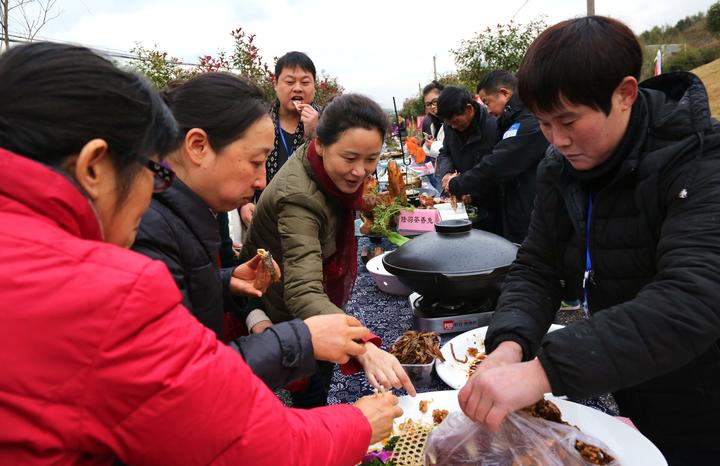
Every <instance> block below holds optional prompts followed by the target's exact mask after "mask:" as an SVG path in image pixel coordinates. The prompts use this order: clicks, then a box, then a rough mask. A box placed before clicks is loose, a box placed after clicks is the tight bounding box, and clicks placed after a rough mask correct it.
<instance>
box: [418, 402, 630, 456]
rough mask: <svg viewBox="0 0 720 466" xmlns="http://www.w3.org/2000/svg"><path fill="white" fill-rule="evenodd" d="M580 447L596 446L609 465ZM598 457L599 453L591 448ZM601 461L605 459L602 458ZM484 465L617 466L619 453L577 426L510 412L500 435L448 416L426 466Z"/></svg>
mask: <svg viewBox="0 0 720 466" xmlns="http://www.w3.org/2000/svg"><path fill="white" fill-rule="evenodd" d="M576 442H581V443H578V445H579V446H582V445H583V444H584V445H588V446H591V447H597V448H600V449H602V451H603V452H604V453H605V454H606V455H607V456H606V457H605V458H604V460H605V462H602V461H598V462H595V463H593V462H590V461H588V460H585V459H583V457H582V456H581V454H580V452H579V451H578V449H576ZM590 451H591V452H594V453H596V454H597V451H596V450H590ZM599 456H600V457H602V455H599ZM471 464H472V465H481V466H592V465H593V464H601V465H607V466H619V465H620V463H619V462H618V461H617V460H616V459H615V454H614V453H613V452H611V451H610V449H608V448H607V446H606V445H605V444H604V443H602V442H601V441H599V440H597V439H595V438H593V437H590V436H589V435H585V434H583V433H582V432H580V431H579V430H578V429H577V427H574V426H570V425H566V424H559V423H557V422H551V421H547V420H545V419H540V418H536V417H532V416H529V415H528V414H525V413H522V412H515V413H510V414H509V415H508V417H507V419H506V420H505V422H503V424H502V426H501V428H500V430H499V431H498V432H491V431H489V430H488V429H487V428H485V427H484V426H483V425H481V424H476V423H474V422H473V421H471V420H470V419H469V418H468V417H466V416H465V415H464V414H463V413H461V412H455V413H452V414H450V415H449V416H448V417H447V418H446V419H445V420H444V421H443V423H442V424H440V425H439V426H438V427H437V428H435V429H434V430H433V431H432V432H431V433H430V437H429V438H428V441H427V444H426V446H425V465H426V466H444V465H454V466H458V465H471Z"/></svg>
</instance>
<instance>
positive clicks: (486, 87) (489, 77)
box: [475, 70, 517, 94]
mask: <svg viewBox="0 0 720 466" xmlns="http://www.w3.org/2000/svg"><path fill="white" fill-rule="evenodd" d="M501 87H504V88H507V89H510V90H511V91H512V92H515V89H516V88H517V78H516V77H515V76H514V75H513V74H512V73H509V72H507V71H503V70H493V71H491V72H489V73H488V74H486V75H485V76H483V78H482V79H481V80H480V82H479V83H478V85H477V89H476V90H475V92H476V93H478V94H479V93H480V91H485V93H486V94H495V93H497V92H498V91H499V90H500V88H501Z"/></svg>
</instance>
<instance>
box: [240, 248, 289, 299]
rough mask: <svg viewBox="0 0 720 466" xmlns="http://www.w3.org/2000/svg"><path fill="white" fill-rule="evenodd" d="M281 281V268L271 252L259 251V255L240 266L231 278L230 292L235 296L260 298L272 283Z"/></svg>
mask: <svg viewBox="0 0 720 466" xmlns="http://www.w3.org/2000/svg"><path fill="white" fill-rule="evenodd" d="M279 281H280V267H278V265H277V263H276V262H275V261H274V260H273V258H272V256H271V255H270V252H269V251H265V250H264V249H258V251H257V254H256V255H255V256H254V257H253V258H252V259H250V260H249V261H247V262H245V263H244V264H241V265H238V266H237V267H235V270H233V273H232V277H230V291H231V292H232V293H234V294H240V295H245V296H256V297H260V296H262V295H263V293H265V290H267V288H268V286H270V283H277V282H279Z"/></svg>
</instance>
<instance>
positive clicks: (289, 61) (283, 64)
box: [275, 52, 317, 79]
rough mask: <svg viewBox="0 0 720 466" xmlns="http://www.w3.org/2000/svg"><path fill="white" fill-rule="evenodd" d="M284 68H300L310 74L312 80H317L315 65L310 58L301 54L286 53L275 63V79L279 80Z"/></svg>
mask: <svg viewBox="0 0 720 466" xmlns="http://www.w3.org/2000/svg"><path fill="white" fill-rule="evenodd" d="M285 68H300V69H301V70H303V71H307V72H308V73H310V74H312V77H313V79H317V76H316V73H315V63H313V61H312V60H310V57H308V56H307V55H305V54H304V53H302V52H288V53H286V54H285V55H283V56H282V57H280V59H279V60H278V61H277V62H276V63H275V79H280V73H282V70H284V69H285Z"/></svg>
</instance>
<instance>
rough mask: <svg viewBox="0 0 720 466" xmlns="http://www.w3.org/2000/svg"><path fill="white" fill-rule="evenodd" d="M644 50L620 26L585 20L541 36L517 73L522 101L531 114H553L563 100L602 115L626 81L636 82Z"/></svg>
mask: <svg viewBox="0 0 720 466" xmlns="http://www.w3.org/2000/svg"><path fill="white" fill-rule="evenodd" d="M641 67H642V49H641V47H640V43H639V42H638V40H637V38H636V37H635V34H633V32H632V31H631V30H630V28H629V27H627V26H626V25H625V24H623V23H621V22H620V21H618V20H616V19H612V18H606V17H604V16H587V17H584V18H577V19H570V20H567V21H563V22H561V23H558V24H556V25H554V26H551V27H549V28H548V29H546V30H545V31H543V32H542V33H541V34H540V35H539V36H538V37H537V38H536V39H535V40H534V41H533V43H532V44H531V45H530V48H528V51H527V53H526V54H525V57H524V58H523V60H522V63H521V64H520V70H519V71H518V81H519V86H518V90H519V92H520V98H521V99H522V101H523V102H524V103H525V105H526V106H527V108H528V109H529V110H531V111H533V112H536V113H537V112H538V111H541V112H548V113H549V112H552V111H555V110H556V109H558V108H560V107H561V106H562V102H563V100H565V101H567V102H570V103H572V104H576V105H587V106H588V107H592V108H594V109H596V110H600V111H602V112H603V113H605V114H606V115H607V114H609V113H610V110H611V108H612V102H611V98H612V94H613V92H614V91H615V89H616V88H617V86H618V85H619V84H620V83H621V82H622V80H623V79H624V78H625V77H627V76H633V77H634V78H635V79H640V69H641Z"/></svg>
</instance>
